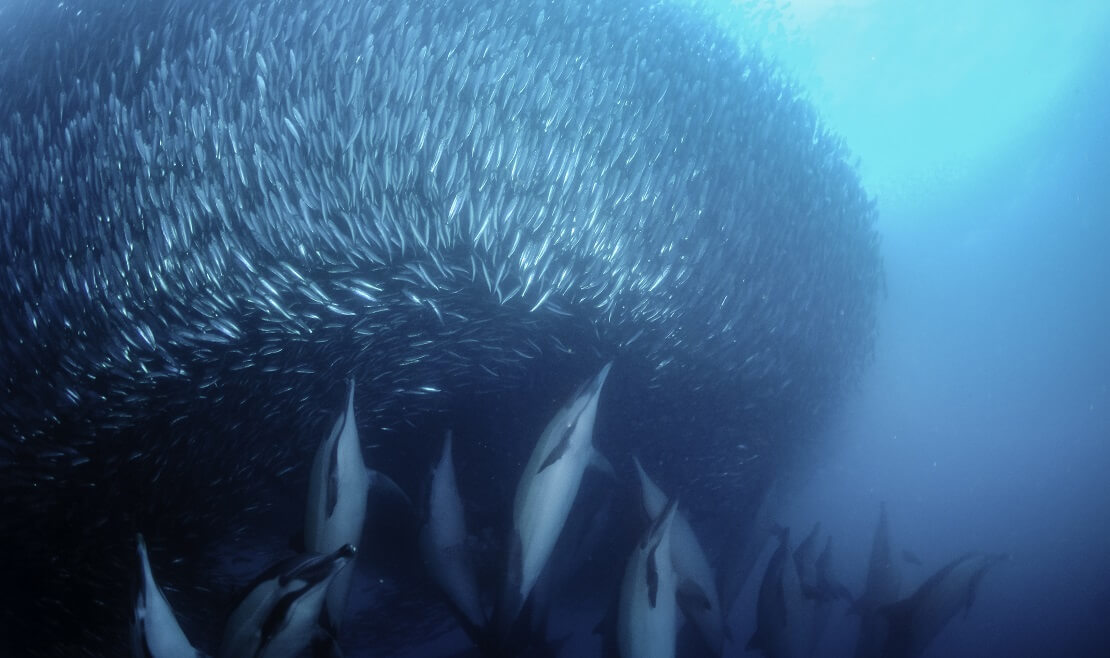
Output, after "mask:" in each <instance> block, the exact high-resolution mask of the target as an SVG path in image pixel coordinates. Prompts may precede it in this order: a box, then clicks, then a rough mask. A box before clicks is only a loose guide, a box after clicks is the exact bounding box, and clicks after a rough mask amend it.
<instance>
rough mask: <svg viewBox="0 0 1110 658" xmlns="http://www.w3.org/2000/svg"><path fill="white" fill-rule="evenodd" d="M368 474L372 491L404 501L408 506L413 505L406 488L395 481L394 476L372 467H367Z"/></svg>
mask: <svg viewBox="0 0 1110 658" xmlns="http://www.w3.org/2000/svg"><path fill="white" fill-rule="evenodd" d="M366 474H367V475H369V476H370V491H372V492H374V493H376V494H385V495H387V496H389V497H391V498H395V499H397V500H400V501H403V502H404V504H405V506H406V507H409V508H411V507H413V504H412V499H411V498H409V495H408V494H407V493H405V490H404V489H402V488H401V487H400V486H398V484H397V483H396V482H394V481H393V478H391V477H389V476H388V475H386V474H385V473H382V472H380V471H375V470H372V469H366Z"/></svg>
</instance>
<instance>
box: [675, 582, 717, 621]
mask: <svg viewBox="0 0 1110 658" xmlns="http://www.w3.org/2000/svg"><path fill="white" fill-rule="evenodd" d="M675 598H676V599H677V600H678V606H679V607H680V608H682V612H683V613H684V614H685V615H686V616H687V617H690V616H692V615H694V614H696V613H698V612H705V611H707V610H710V609H711V608H712V607H713V604H712V603H710V602H709V595H707V594H706V593H705V590H703V589H702V588H701V587H699V586H698V584H697V583H695V582H694V581H692V580H690V579H686V580H683V581H682V582H681V583H680V584H679V586H678V589H677V590H675Z"/></svg>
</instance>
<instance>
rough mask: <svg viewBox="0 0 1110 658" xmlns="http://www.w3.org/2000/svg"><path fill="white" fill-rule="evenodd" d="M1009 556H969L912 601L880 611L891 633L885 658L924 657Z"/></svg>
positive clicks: (948, 567)
mask: <svg viewBox="0 0 1110 658" xmlns="http://www.w3.org/2000/svg"><path fill="white" fill-rule="evenodd" d="M1004 559H1006V556H1005V555H1000V554H987V553H967V554H965V555H962V556H960V557H958V558H956V559H955V560H953V561H952V562H949V563H948V564H947V565H945V566H944V567H942V568H941V569H940V571H938V572H936V573H935V574H933V575H932V576H931V577H929V579H928V580H926V581H925V582H924V583H922V584H921V586H920V587H918V588H917V591H916V592H914V593H913V594H912V595H911V596H910V597H909V598H906V599H903V600H901V601H898V602H897V603H892V604H890V605H886V606H883V607H881V608H879V614H880V615H882V616H883V617H885V618H886V620H887V624H888V632H887V638H886V646H885V648H884V649H883V654H882V655H883V656H884V658H911V657H913V656H920V655H921V654H922V653H923V652H924V651H925V649H926V647H928V646H929V643H930V642H932V641H933V638H935V637H936V636H937V634H939V633H940V632H941V630H943V629H944V627H945V625H946V624H948V622H949V620H951V619H952V617H954V616H956V613H958V612H960V611H961V610H970V609H971V605H972V604H973V603H974V602H975V594H976V591H977V590H978V589H979V583H981V582H982V580H983V576H984V575H986V573H987V571H988V570H989V569H990V568H991V567H993V566H994V565H996V564H998V563H999V562H1001V561H1002V560H1004Z"/></svg>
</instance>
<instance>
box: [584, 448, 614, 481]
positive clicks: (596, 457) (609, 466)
mask: <svg viewBox="0 0 1110 658" xmlns="http://www.w3.org/2000/svg"><path fill="white" fill-rule="evenodd" d="M590 466H591V467H593V468H595V469H597V470H599V471H601V472H602V473H604V474H605V475H607V476H609V478H610V479H613V480H616V479H617V470H616V469H615V468H613V463H612V462H610V461H609V460H608V459H606V458H605V455H603V454H601V453H600V452H598V451H597V450H594V451H593V452H591V453H590Z"/></svg>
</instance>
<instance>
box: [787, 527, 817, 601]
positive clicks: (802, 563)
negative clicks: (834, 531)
mask: <svg viewBox="0 0 1110 658" xmlns="http://www.w3.org/2000/svg"><path fill="white" fill-rule="evenodd" d="M820 534H821V522H820V521H818V522H817V523H814V524H813V529H812V530H810V531H809V534H808V535H806V538H805V539H803V540H802V543H800V544H798V547H797V548H795V549H794V554H793V557H794V566H795V568H797V569H798V579H799V580H800V581H801V583H802V591H803V592H805V594H806V596H807V597H808V598H811V599H816V598H817V538H818V535H820Z"/></svg>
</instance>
